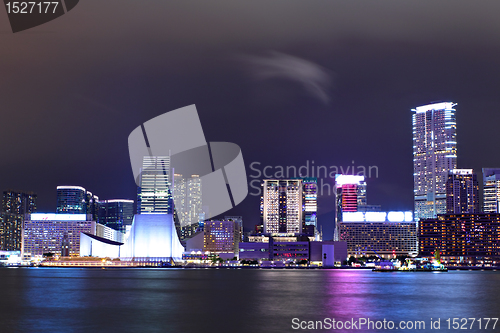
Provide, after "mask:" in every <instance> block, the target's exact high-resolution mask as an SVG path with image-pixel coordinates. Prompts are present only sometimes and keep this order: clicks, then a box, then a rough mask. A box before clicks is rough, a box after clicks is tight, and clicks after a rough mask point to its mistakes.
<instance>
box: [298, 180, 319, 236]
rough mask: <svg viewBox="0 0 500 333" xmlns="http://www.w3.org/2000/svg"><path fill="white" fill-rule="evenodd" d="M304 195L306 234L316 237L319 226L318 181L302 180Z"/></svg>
mask: <svg viewBox="0 0 500 333" xmlns="http://www.w3.org/2000/svg"><path fill="white" fill-rule="evenodd" d="M302 192H303V194H304V226H303V228H304V230H303V232H304V233H307V234H310V235H314V234H315V231H316V228H317V226H318V220H317V213H318V179H317V178H304V179H303V180H302Z"/></svg>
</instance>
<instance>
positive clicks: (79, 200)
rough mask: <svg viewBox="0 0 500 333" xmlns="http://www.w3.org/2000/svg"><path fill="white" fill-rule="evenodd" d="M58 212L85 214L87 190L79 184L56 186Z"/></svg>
mask: <svg viewBox="0 0 500 333" xmlns="http://www.w3.org/2000/svg"><path fill="white" fill-rule="evenodd" d="M56 213H58V214H87V190H85V188H83V187H81V186H58V187H57V207H56Z"/></svg>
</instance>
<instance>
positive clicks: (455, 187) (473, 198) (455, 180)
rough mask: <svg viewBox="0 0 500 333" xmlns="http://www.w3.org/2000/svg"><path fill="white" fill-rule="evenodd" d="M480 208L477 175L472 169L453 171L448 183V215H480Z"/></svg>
mask: <svg viewBox="0 0 500 333" xmlns="http://www.w3.org/2000/svg"><path fill="white" fill-rule="evenodd" d="M479 206H480V205H479V185H478V182H477V175H476V174H475V173H474V172H473V170H472V169H454V170H452V171H451V172H450V174H449V175H448V181H447V182H446V213H447V214H464V213H469V214H474V213H480V211H479Z"/></svg>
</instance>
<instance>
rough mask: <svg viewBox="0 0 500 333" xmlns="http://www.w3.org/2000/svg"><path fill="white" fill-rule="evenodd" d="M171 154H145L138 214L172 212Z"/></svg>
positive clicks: (140, 181) (139, 191)
mask: <svg viewBox="0 0 500 333" xmlns="http://www.w3.org/2000/svg"><path fill="white" fill-rule="evenodd" d="M171 190H172V189H171V176H170V156H144V157H143V162H142V168H141V173H140V175H139V188H138V195H137V214H154V213H163V214H172V213H173V198H172V192H171Z"/></svg>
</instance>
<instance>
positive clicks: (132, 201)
mask: <svg viewBox="0 0 500 333" xmlns="http://www.w3.org/2000/svg"><path fill="white" fill-rule="evenodd" d="M101 202H108V203H113V202H130V203H134V200H127V199H111V200H103V201H101Z"/></svg>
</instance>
